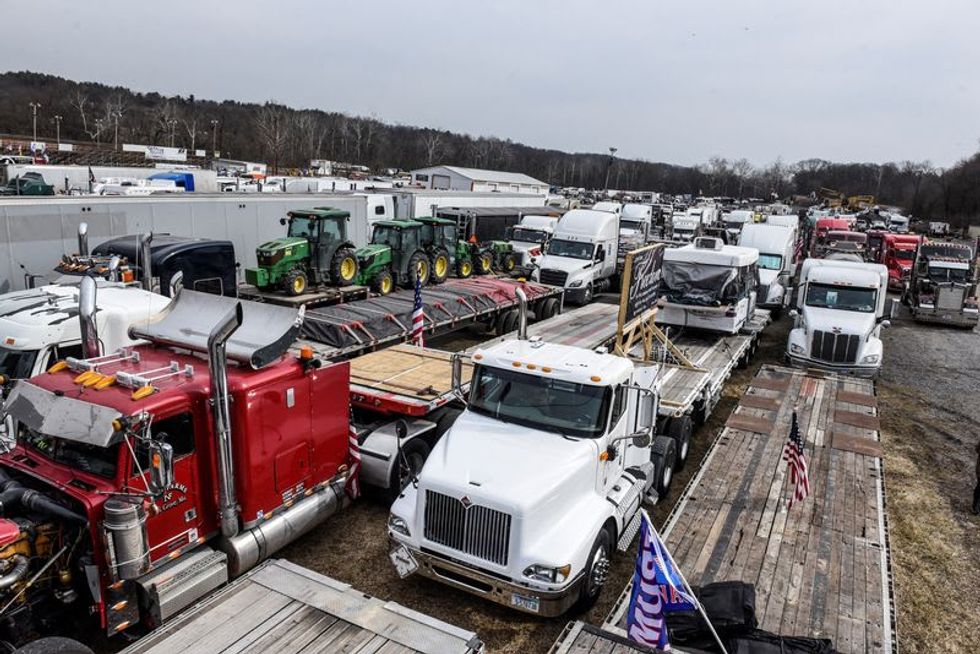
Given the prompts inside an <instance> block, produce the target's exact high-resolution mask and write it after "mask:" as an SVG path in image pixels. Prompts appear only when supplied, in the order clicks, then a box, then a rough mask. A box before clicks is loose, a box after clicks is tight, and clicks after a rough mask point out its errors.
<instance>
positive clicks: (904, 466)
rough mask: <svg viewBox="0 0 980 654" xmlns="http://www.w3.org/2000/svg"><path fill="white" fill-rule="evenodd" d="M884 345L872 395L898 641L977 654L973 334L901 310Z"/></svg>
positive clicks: (979, 551) (979, 542)
mask: <svg viewBox="0 0 980 654" xmlns="http://www.w3.org/2000/svg"><path fill="white" fill-rule="evenodd" d="M884 341H885V365H884V369H883V370H882V375H881V379H880V380H879V382H878V396H879V408H880V412H881V417H882V418H881V420H882V440H883V442H884V448H885V484H886V501H887V504H888V519H889V528H890V532H891V549H892V564H893V569H894V575H895V585H896V595H897V598H896V600H897V605H898V634H899V644H900V646H901V648H902V651H904V652H910V653H913V654H916V653H919V652H940V651H941V652H975V651H977V644H976V636H977V634H980V608H978V604H977V601H976V583H977V580H978V579H980V518H977V516H974V515H972V513H971V512H970V509H971V503H972V498H973V496H972V493H973V486H974V483H975V482H976V478H975V476H974V464H975V462H976V457H977V455H976V451H975V448H976V445H977V441H978V439H980V420H978V417H977V412H976V407H977V398H978V393H980V347H978V346H980V334H977V333H976V332H975V331H965V330H961V329H955V328H948V327H942V326H936V325H926V324H920V323H915V322H913V321H912V320H911V319H910V318H909V317H908V315H907V313H905V312H904V311H903V313H902V314H901V315H900V316H899V317H898V319H896V320H894V321H893V327H892V328H891V329H889V330H887V331H886V332H885V335H884Z"/></svg>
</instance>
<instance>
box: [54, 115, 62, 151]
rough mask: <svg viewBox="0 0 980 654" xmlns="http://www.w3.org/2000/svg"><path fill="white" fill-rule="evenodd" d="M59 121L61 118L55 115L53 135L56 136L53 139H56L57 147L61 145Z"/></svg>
mask: <svg viewBox="0 0 980 654" xmlns="http://www.w3.org/2000/svg"><path fill="white" fill-rule="evenodd" d="M61 121H62V117H61V116H57V115H56V116H55V117H54V131H55V134H56V137H55V138H57V140H58V145H59V146H60V145H61Z"/></svg>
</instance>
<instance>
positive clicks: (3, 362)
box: [0, 347, 38, 379]
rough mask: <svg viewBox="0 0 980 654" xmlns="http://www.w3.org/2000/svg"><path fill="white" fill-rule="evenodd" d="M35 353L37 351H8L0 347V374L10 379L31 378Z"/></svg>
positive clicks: (35, 357)
mask: <svg viewBox="0 0 980 654" xmlns="http://www.w3.org/2000/svg"><path fill="white" fill-rule="evenodd" d="M37 352H38V351H37V350H8V349H7V348H5V347H0V374H2V375H6V376H7V377H9V378H11V379H26V378H27V377H32V376H33V374H34V361H35V360H36V359H37Z"/></svg>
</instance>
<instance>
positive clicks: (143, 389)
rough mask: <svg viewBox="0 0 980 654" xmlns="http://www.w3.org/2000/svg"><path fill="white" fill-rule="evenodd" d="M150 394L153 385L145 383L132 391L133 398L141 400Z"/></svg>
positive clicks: (151, 393)
mask: <svg viewBox="0 0 980 654" xmlns="http://www.w3.org/2000/svg"><path fill="white" fill-rule="evenodd" d="M150 395H153V387H152V386H150V385H149V384H147V385H146V386H140V387H139V388H137V389H136V390H135V391H133V395H132V397H133V399H134V400H142V399H143V398H144V397H149V396H150Z"/></svg>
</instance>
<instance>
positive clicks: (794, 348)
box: [789, 343, 806, 354]
mask: <svg viewBox="0 0 980 654" xmlns="http://www.w3.org/2000/svg"><path fill="white" fill-rule="evenodd" d="M789 351H790V352H792V353H793V354H804V353H805V352H806V350H804V349H803V346H802V345H797V344H796V343H790V346H789Z"/></svg>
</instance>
